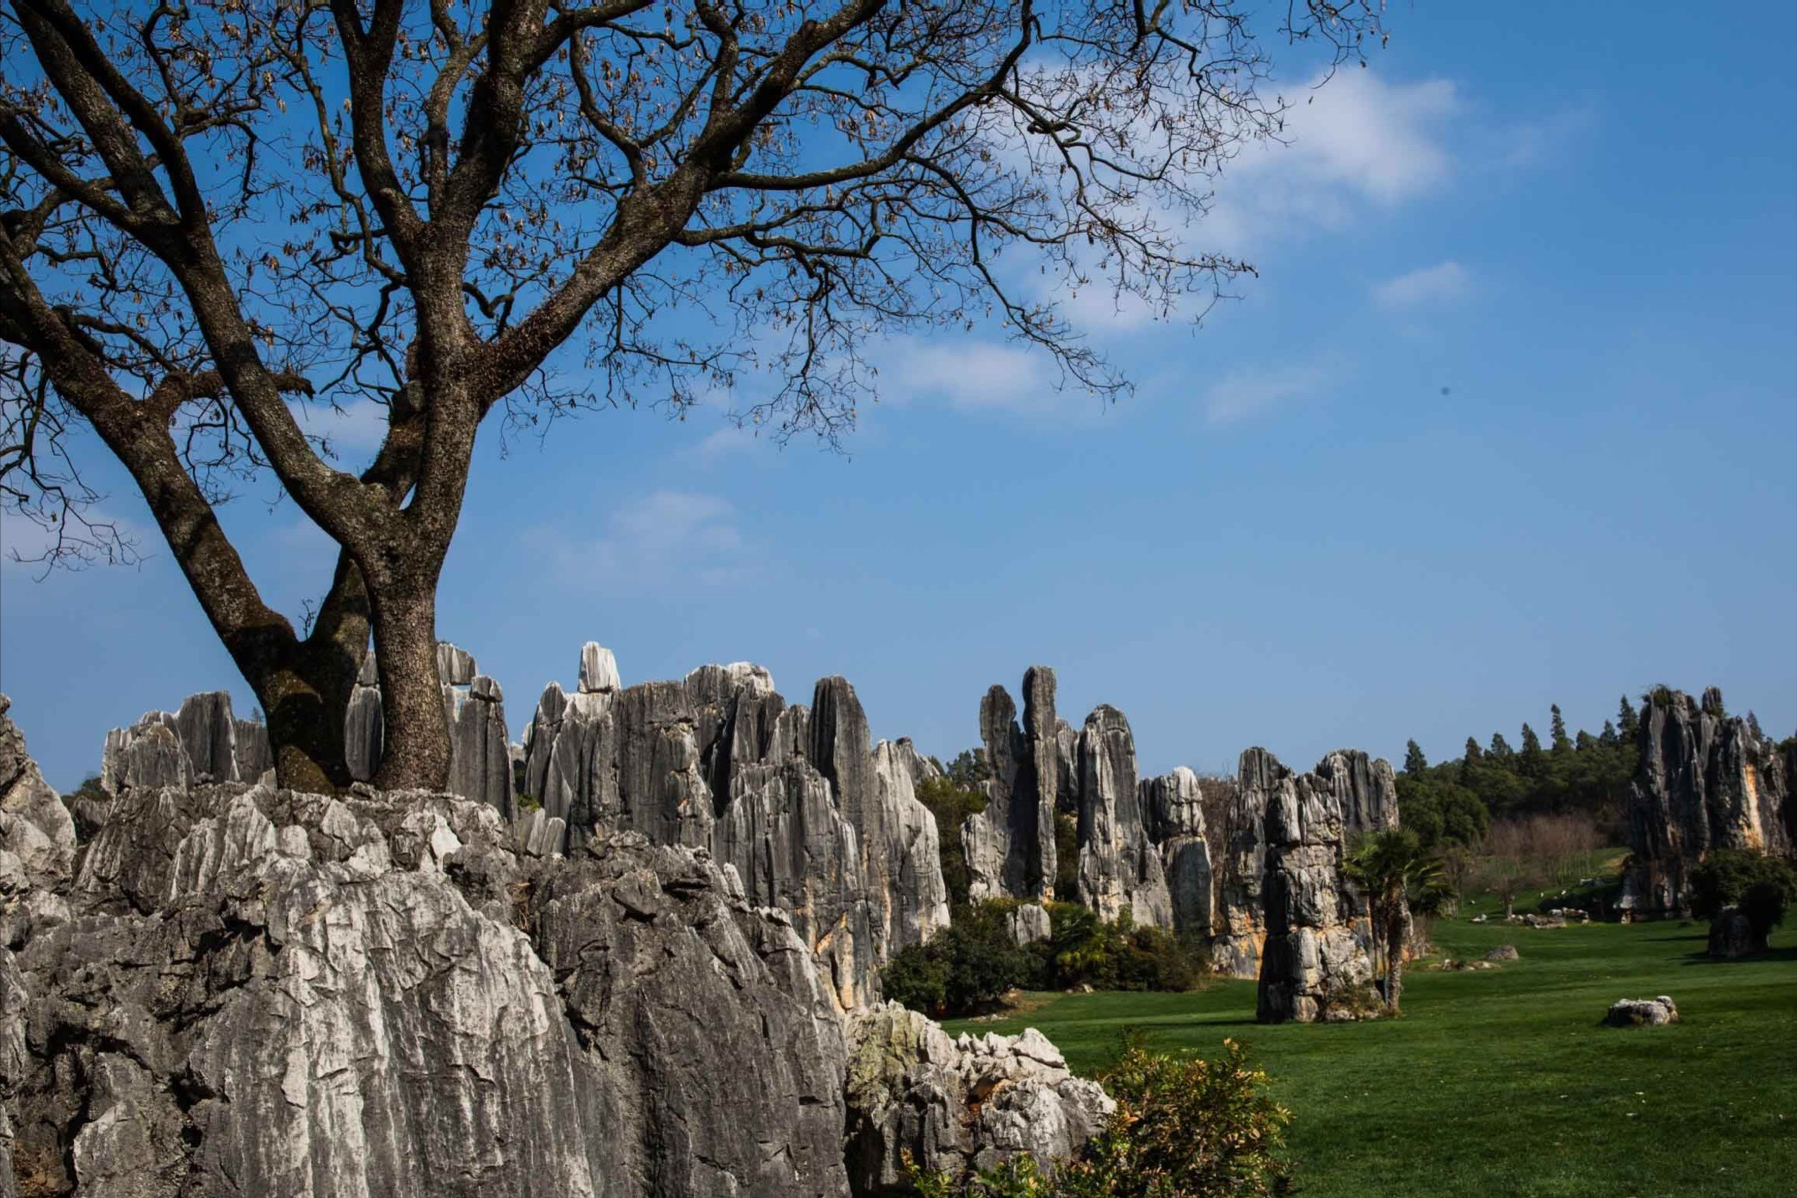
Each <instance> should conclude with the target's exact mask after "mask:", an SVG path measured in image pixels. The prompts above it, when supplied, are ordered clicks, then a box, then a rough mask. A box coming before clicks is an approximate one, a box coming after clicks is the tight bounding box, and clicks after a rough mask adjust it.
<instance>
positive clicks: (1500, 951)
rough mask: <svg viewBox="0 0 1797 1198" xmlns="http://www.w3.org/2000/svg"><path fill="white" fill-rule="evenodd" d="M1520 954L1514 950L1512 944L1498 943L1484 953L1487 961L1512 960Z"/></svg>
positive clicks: (1514, 947)
mask: <svg viewBox="0 0 1797 1198" xmlns="http://www.w3.org/2000/svg"><path fill="white" fill-rule="evenodd" d="M1521 956H1522V954H1521V953H1519V952H1517V951H1516V946H1515V945H1514V944H1500V945H1498V946H1497V947H1496V948H1494V949H1492V950H1491V951H1490V952H1488V953H1486V954H1485V959H1486V960H1487V961H1514V960H1516V959H1518V958H1519V957H1521Z"/></svg>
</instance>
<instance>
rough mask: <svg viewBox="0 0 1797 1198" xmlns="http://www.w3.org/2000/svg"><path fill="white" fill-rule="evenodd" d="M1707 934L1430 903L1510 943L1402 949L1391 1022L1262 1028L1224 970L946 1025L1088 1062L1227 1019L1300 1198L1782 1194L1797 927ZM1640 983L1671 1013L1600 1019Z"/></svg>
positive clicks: (1449, 932) (1470, 936) (1789, 1150)
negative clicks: (1545, 919)
mask: <svg viewBox="0 0 1797 1198" xmlns="http://www.w3.org/2000/svg"><path fill="white" fill-rule="evenodd" d="M1486 905H1488V904H1486ZM1794 922H1797V917H1794ZM1704 930H1705V929H1704V928H1703V927H1701V926H1698V925H1688V926H1680V925H1678V924H1672V923H1662V924H1636V925H1632V926H1622V925H1617V924H1594V925H1589V926H1584V927H1578V926H1574V927H1568V928H1563V929H1555V930H1541V931H1536V930H1532V929H1529V928H1520V927H1507V926H1505V925H1502V924H1485V925H1479V924H1473V923H1470V922H1466V921H1465V920H1454V921H1447V920H1444V921H1441V922H1440V923H1438V924H1437V925H1436V927H1435V937H1434V938H1435V940H1436V943H1437V944H1438V945H1440V946H1441V948H1442V949H1443V950H1444V951H1445V952H1446V953H1447V954H1448V955H1449V956H1452V957H1455V958H1464V959H1472V958H1476V957H1482V956H1483V955H1484V954H1485V952H1486V951H1487V950H1489V949H1491V948H1493V947H1495V946H1497V945H1499V944H1514V945H1516V946H1517V949H1518V950H1519V951H1520V952H1521V954H1522V959H1521V960H1520V961H1513V962H1510V963H1508V964H1506V965H1505V966H1504V967H1503V968H1502V969H1501V970H1493V971H1480V972H1464V973H1461V972H1455V973H1443V972H1429V971H1427V970H1426V969H1416V968H1414V967H1413V969H1412V971H1411V972H1409V973H1408V974H1407V975H1406V979H1405V981H1406V984H1405V987H1404V1011H1405V1015H1404V1017H1403V1018H1402V1019H1400V1020H1393V1021H1378V1022H1373V1023H1366V1024H1317V1025H1309V1026H1298V1025H1287V1026H1280V1027H1262V1026H1259V1025H1257V1024H1256V1023H1255V1022H1254V983H1253V982H1243V981H1228V982H1220V983H1217V984H1216V985H1214V986H1213V987H1212V988H1210V989H1208V990H1204V991H1201V992H1197V993H1192V994H1089V995H1058V994H1054V995H1035V996H1032V998H1033V999H1038V1000H1041V1002H1042V1005H1041V1006H1040V1007H1037V1008H1035V1009H1033V1010H1030V1011H1028V1012H1027V1013H1026V1014H1025V1015H1023V1016H1021V1017H1019V1018H1014V1019H1009V1020H1006V1021H1004V1022H1000V1023H992V1022H977V1023H960V1024H955V1025H951V1026H952V1027H953V1028H954V1029H955V1030H977V1031H1001V1032H1006V1033H1014V1032H1017V1031H1020V1030H1022V1028H1024V1027H1025V1026H1029V1025H1034V1026H1036V1027H1039V1028H1041V1029H1042V1031H1043V1032H1044V1033H1046V1034H1047V1035H1048V1037H1049V1038H1050V1039H1052V1040H1053V1041H1054V1042H1055V1043H1056V1044H1058V1045H1059V1046H1060V1047H1061V1049H1062V1050H1063V1051H1064V1052H1065V1053H1066V1054H1067V1057H1068V1060H1069V1061H1070V1062H1071V1063H1072V1065H1073V1067H1074V1068H1075V1069H1077V1070H1079V1071H1081V1072H1093V1071H1096V1070H1098V1069H1101V1068H1103V1067H1104V1065H1105V1064H1106V1063H1107V1062H1108V1061H1109V1060H1110V1059H1111V1058H1112V1057H1113V1055H1114V1054H1115V1053H1116V1052H1117V1050H1118V1044H1119V1041H1120V1039H1121V1035H1122V1033H1123V1031H1124V1029H1126V1028H1137V1029H1141V1031H1142V1032H1143V1033H1144V1034H1145V1035H1146V1036H1147V1042H1148V1046H1149V1047H1151V1048H1156V1049H1162V1050H1176V1049H1189V1050H1195V1051H1196V1052H1198V1053H1200V1054H1208V1053H1210V1052H1213V1051H1214V1050H1215V1049H1216V1047H1217V1045H1218V1044H1219V1042H1220V1041H1221V1040H1222V1039H1223V1038H1224V1037H1232V1038H1234V1039H1236V1040H1238V1041H1240V1042H1242V1043H1244V1044H1246V1045H1248V1046H1249V1047H1250V1049H1251V1050H1252V1052H1253V1054H1254V1058H1255V1059H1256V1060H1257V1061H1258V1062H1259V1063H1260V1065H1261V1066H1262V1067H1263V1068H1265V1069H1266V1070H1267V1071H1268V1072H1269V1073H1270V1074H1271V1075H1272V1078H1273V1089H1274V1093H1275V1095H1276V1096H1277V1098H1278V1099H1279V1101H1280V1102H1282V1103H1283V1104H1285V1105H1286V1106H1287V1107H1289V1108H1290V1109H1291V1111H1292V1112H1293V1114H1294V1115H1295V1117H1296V1121H1295V1123H1294V1125H1293V1127H1292V1131H1291V1137H1290V1154H1291V1156H1292V1158H1293V1159H1294V1161H1295V1163H1296V1165H1297V1181H1298V1192H1299V1193H1300V1194H1302V1195H1306V1196H1307V1198H1370V1196H1374V1195H1390V1196H1393V1198H1399V1196H1401V1198H1428V1196H1430V1195H1453V1196H1455V1198H1464V1196H1466V1195H1479V1196H1481V1198H1487V1196H1497V1195H1519V1196H1521V1195H1527V1196H1530V1198H1549V1196H1553V1198H1561V1196H1564V1198H1575V1196H1576V1198H1606V1196H1612V1195H1613V1196H1615V1198H1629V1196H1634V1198H1699V1196H1721V1195H1729V1196H1731V1198H1734V1196H1739V1198H1749V1196H1751V1198H1774V1196H1777V1195H1797V933H1794V932H1793V931H1792V930H1790V929H1789V928H1787V929H1784V930H1781V931H1780V932H1778V933H1777V934H1776V935H1775V936H1774V937H1773V942H1772V943H1773V951H1772V953H1771V954H1770V955H1769V956H1767V957H1764V958H1760V959H1755V960H1746V961H1736V962H1710V961H1706V960H1704V959H1702V957H1701V956H1700V955H1699V954H1701V953H1702V952H1703V948H1704ZM1425 964H1427V963H1425ZM1656 994H1670V995H1672V996H1673V998H1674V999H1675V1000H1676V1001H1677V1002H1678V1007H1679V1012H1680V1016H1681V1018H1682V1022H1681V1023H1680V1024H1678V1025H1676V1026H1671V1027H1665V1028H1651V1029H1638V1030H1619V1029H1613V1028H1604V1027H1600V1026H1599V1025H1598V1024H1599V1020H1600V1019H1601V1018H1602V1016H1603V1014H1604V1011H1605V1010H1606V1008H1608V1006H1609V1004H1610V1003H1611V1001H1612V1000H1614V999H1617V998H1625V997H1629V998H1632V997H1651V996H1653V995H1656Z"/></svg>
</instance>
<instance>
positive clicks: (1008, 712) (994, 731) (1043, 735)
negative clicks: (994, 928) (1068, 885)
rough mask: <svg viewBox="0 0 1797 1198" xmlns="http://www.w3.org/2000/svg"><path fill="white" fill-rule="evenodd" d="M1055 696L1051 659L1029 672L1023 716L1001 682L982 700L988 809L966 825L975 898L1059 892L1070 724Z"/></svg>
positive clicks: (1038, 896) (1041, 896)
mask: <svg viewBox="0 0 1797 1198" xmlns="http://www.w3.org/2000/svg"><path fill="white" fill-rule="evenodd" d="M1054 704H1055V677H1054V671H1053V670H1051V669H1049V668H1048V667H1047V666H1031V667H1030V668H1029V669H1028V670H1027V671H1025V672H1024V675H1023V720H1022V722H1021V723H1019V722H1018V718H1017V704H1016V702H1015V701H1014V700H1012V698H1011V694H1010V692H1009V691H1007V690H1005V688H1004V687H1002V686H994V687H992V688H991V689H990V690H988V691H987V692H986V697H985V698H984V699H982V700H981V701H980V742H981V744H982V746H983V747H984V749H985V760H986V765H987V767H988V770H989V777H988V778H987V779H986V782H985V790H986V809H985V811H983V812H980V813H978V814H976V815H973V816H971V817H969V819H968V821H967V826H966V827H965V828H964V829H963V830H962V841H963V843H964V844H965V845H966V846H967V865H968V872H969V874H970V875H971V882H970V885H969V893H970V894H971V896H972V897H973V899H974V900H975V901H978V900H981V899H988V898H1016V899H1022V900H1024V901H1026V902H1035V901H1040V900H1042V899H1048V898H1054V897H1056V896H1055V893H1054V884H1055V838H1054V817H1055V806H1056V803H1055V800H1056V795H1057V793H1058V790H1059V787H1060V785H1061V783H1062V779H1063V776H1064V770H1065V766H1066V763H1065V759H1064V757H1063V756H1062V752H1061V749H1062V742H1061V740H1060V734H1061V730H1062V729H1063V728H1064V727H1065V725H1064V724H1062V723H1061V722H1060V721H1059V720H1058V719H1057V718H1056V716H1055V706H1054ZM1061 897H1064V898H1071V897H1073V896H1071V895H1064V896H1061Z"/></svg>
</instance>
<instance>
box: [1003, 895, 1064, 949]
mask: <svg viewBox="0 0 1797 1198" xmlns="http://www.w3.org/2000/svg"><path fill="white" fill-rule="evenodd" d="M1010 922H1011V939H1013V940H1015V941H1016V942H1017V943H1018V944H1035V943H1036V942H1037V941H1040V940H1047V939H1049V938H1050V937H1052V936H1053V935H1054V918H1053V917H1052V916H1050V915H1049V913H1048V908H1047V907H1044V906H1043V905H1042V904H1041V903H1018V904H1017V905H1016V906H1015V907H1013V908H1012V909H1011V914H1010Z"/></svg>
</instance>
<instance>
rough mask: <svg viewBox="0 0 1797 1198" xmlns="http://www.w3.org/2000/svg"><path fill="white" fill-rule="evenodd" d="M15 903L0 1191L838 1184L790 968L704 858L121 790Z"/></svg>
mask: <svg viewBox="0 0 1797 1198" xmlns="http://www.w3.org/2000/svg"><path fill="white" fill-rule="evenodd" d="M17 902H18V900H12V901H10V902H9V906H8V919H7V921H6V926H7V929H8V934H7V944H6V945H5V946H0V1011H3V1012H4V1014H5V1019H4V1021H3V1023H4V1033H3V1035H0V1100H3V1101H4V1110H5V1112H6V1115H7V1119H6V1122H7V1123H8V1124H9V1125H10V1131H11V1137H10V1139H8V1138H4V1137H0V1155H5V1154H7V1153H10V1157H11V1159H10V1160H3V1161H0V1172H4V1173H5V1174H6V1175H7V1176H9V1177H10V1176H12V1175H13V1173H14V1172H16V1173H17V1174H18V1175H19V1176H21V1177H24V1176H30V1177H31V1178H33V1179H34V1184H36V1185H39V1186H40V1187H42V1188H43V1190H44V1192H46V1193H60V1192H67V1191H68V1190H70V1189H72V1188H74V1187H75V1186H76V1185H77V1184H78V1185H79V1192H80V1193H82V1194H83V1195H97V1196H101V1198H110V1196H119V1198H124V1196H131V1198H138V1196H143V1195H161V1194H171V1195H172V1194H176V1193H179V1194H183V1195H245V1194H257V1195H269V1196H273V1198H280V1196H284V1195H293V1196H295V1198H298V1196H300V1195H313V1194H332V1195H382V1196H387V1195H393V1196H399V1198H404V1196H410V1195H420V1196H426V1195H428V1196H429V1198H440V1196H443V1195H468V1196H470V1198H472V1196H474V1195H488V1194H506V1195H544V1196H549V1195H556V1196H560V1195H608V1196H616V1198H639V1196H642V1195H666V1196H675V1195H678V1196H681V1198H711V1196H712V1195H721V1194H739V1195H765V1196H767V1198H784V1196H785V1195H814V1196H816V1198H826V1196H828V1198H840V1196H841V1195H843V1194H844V1193H846V1189H847V1184H846V1177H845V1173H844V1168H843V1164H842V1158H841V1154H840V1135H841V1129H842V1125H843V1118H844V1107H843V1102H842V1077H843V1069H844V1048H843V1041H842V1032H841V1025H840V1023H839V1021H838V1018H837V1017H836V1015H835V1014H834V1013H833V1010H832V1004H831V1001H830V997H829V996H828V995H827V994H826V993H825V992H824V990H823V988H822V987H821V986H820V985H819V982H818V978H817V975H816V972H815V970H814V969H813V968H812V964H811V953H810V951H809V946H807V945H806V944H804V943H803V942H802V941H801V940H800V939H799V937H798V936H797V935H796V934H795V933H794V931H793V929H792V927H791V924H790V921H788V920H787V919H786V917H785V916H784V915H782V914H780V913H779V912H774V911H767V910H757V909H755V908H753V907H752V906H750V904H748V903H747V902H746V901H745V900H744V899H743V898H742V896H741V894H740V892H739V891H735V890H733V888H732V885H731V882H730V879H729V877H728V876H727V874H726V873H725V872H724V871H722V870H721V869H720V868H719V867H718V866H717V865H716V863H714V862H713V861H712V859H711V858H710V856H709V854H708V853H706V852H705V851H703V850H700V851H694V850H691V849H684V848H677V847H664V846H652V845H649V844H647V843H646V842H645V841H644V840H643V839H642V838H641V837H633V836H627V835H620V836H609V837H602V838H592V839H590V840H588V841H587V842H586V843H585V844H584V845H583V847H582V849H581V851H580V852H579V853H577V854H575V855H573V856H571V857H558V856H550V857H532V856H530V855H528V854H521V853H518V852H516V851H515V850H514V848H513V838H512V830H511V829H510V828H509V827H508V826H507V824H506V823H505V822H504V821H503V820H502V819H501V818H500V816H499V813H498V812H497V811H496V810H494V809H493V808H492V807H491V806H490V805H487V804H484V803H476V802H470V801H468V800H465V799H462V798H459V797H455V796H448V795H433V794H426V793H412V794H386V795H379V794H373V793H367V794H360V795H350V796H346V797H340V798H328V797H322V796H316V795H304V794H295V793H291V792H286V791H277V790H275V789H273V788H272V787H271V786H268V785H266V784H264V785H258V786H255V787H245V786H243V785H241V784H236V785H233V784H224V785H205V786H199V787H193V788H188V789H185V790H177V789H168V790H163V791H160V792H148V793H146V792H144V791H143V790H142V789H141V788H140V789H137V790H133V791H130V792H128V793H127V795H126V796H125V797H124V798H123V799H122V800H121V801H120V802H119V803H118V804H116V805H115V806H114V808H113V810H112V812H111V813H110V819H109V822H108V825H107V827H106V828H104V829H103V830H102V834H101V836H100V837H98V838H97V839H96V840H95V841H94V843H93V845H92V846H91V848H90V849H89V851H88V854H87V857H86V860H84V862H83V866H82V871H81V877H80V881H79V885H78V886H77V888H76V891H75V893H74V894H72V895H71V896H70V901H69V902H67V903H65V904H63V906H62V907H61V908H60V909H55V908H54V907H49V908H45V909H44V911H43V912H41V913H40V914H39V915H38V916H36V917H35V918H33V919H31V920H28V921H22V920H17V919H14V918H12V910H11V908H12V906H13V905H14V904H16V903H17ZM8 1166H10V1168H8Z"/></svg>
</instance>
